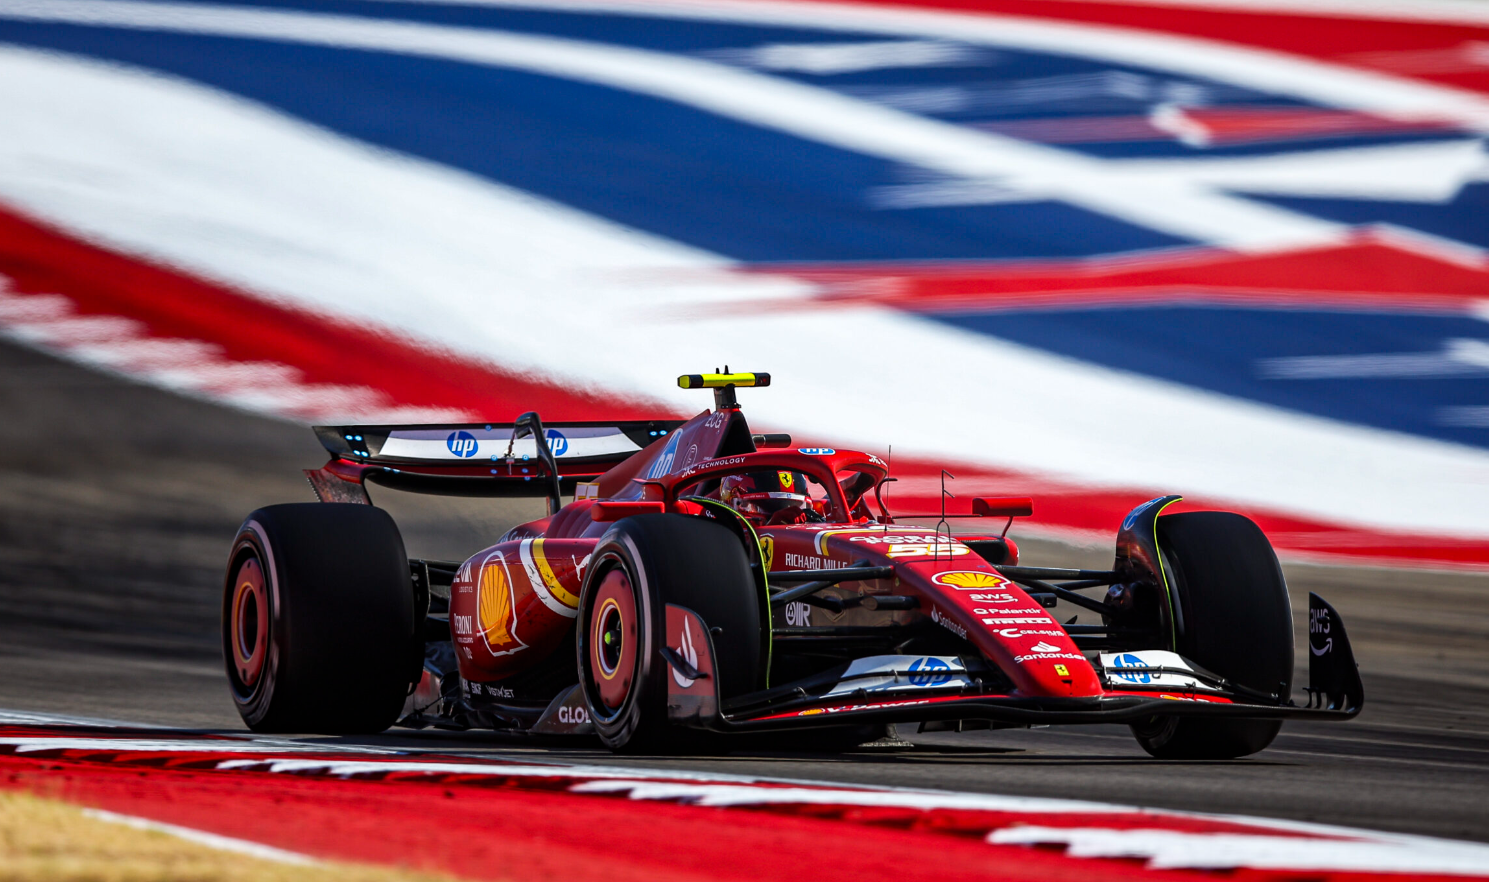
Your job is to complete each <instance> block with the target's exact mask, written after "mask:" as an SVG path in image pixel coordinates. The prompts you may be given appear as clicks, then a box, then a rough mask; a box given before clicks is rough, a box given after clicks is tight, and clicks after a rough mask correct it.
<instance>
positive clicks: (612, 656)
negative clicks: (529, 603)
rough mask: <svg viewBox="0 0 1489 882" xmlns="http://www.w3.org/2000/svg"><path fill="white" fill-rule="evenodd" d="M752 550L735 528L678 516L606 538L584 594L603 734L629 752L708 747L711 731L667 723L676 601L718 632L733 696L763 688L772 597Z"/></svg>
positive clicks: (582, 617)
mask: <svg viewBox="0 0 1489 882" xmlns="http://www.w3.org/2000/svg"><path fill="white" fill-rule="evenodd" d="M756 591H757V589H756V585H755V580H754V578H753V577H752V576H751V575H750V567H749V561H748V559H747V557H746V556H745V550H744V546H743V544H742V543H741V542H740V541H739V538H738V537H737V536H735V535H734V533H732V532H730V530H729V529H728V528H727V527H724V526H721V525H719V524H716V523H714V522H712V521H708V520H704V519H702V518H696V517H689V516H686V515H675V514H655V515H637V516H635V517H629V518H626V519H624V520H621V521H618V522H617V523H616V524H615V526H613V527H611V528H610V530H609V531H608V532H607V533H606V534H605V535H604V537H602V538H601V539H600V542H599V544H598V545H597V546H596V548H595V551H594V553H593V555H592V557H591V559H590V566H589V571H588V572H587V573H586V574H585V581H584V586H583V588H581V589H580V595H579V613H578V621H577V623H576V636H577V638H578V639H577V640H576V641H575V643H576V651H577V662H578V667H579V683H580V686H581V688H582V690H583V693H584V700H585V703H586V705H587V707H588V709H589V714H590V719H591V721H592V722H593V723H594V727H595V732H596V734H598V735H599V736H600V740H601V741H602V742H604V744H605V746H606V747H608V748H610V749H611V750H613V751H616V752H624V753H646V752H651V753H676V752H681V751H691V750H699V749H707V748H709V747H711V746H712V744H713V739H712V738H710V737H709V733H706V732H702V731H698V730H689V729H684V728H679V727H674V726H672V725H670V724H669V721H668V717H667V680H668V672H669V670H670V668H669V667H668V664H667V661H666V659H664V658H663V657H662V654H661V649H662V648H663V647H664V646H665V645H666V642H665V638H666V631H665V628H666V621H667V619H666V611H667V604H669V603H671V604H676V605H677V606H682V607H686V608H687V609H689V610H692V611H693V612H695V613H697V614H698V615H699V616H700V617H701V618H702V619H703V621H704V624H705V625H706V626H707V627H708V628H709V629H710V631H711V632H712V638H713V646H714V655H715V657H714V671H715V676H717V677H718V688H719V690H720V693H721V695H722V696H723V697H724V698H729V697H731V696H734V695H739V694H743V693H745V692H749V691H751V690H752V689H754V688H755V683H756V680H757V678H758V673H759V670H758V669H759V665H760V628H761V615H760V609H761V603H762V599H761V598H759V597H757V596H756Z"/></svg>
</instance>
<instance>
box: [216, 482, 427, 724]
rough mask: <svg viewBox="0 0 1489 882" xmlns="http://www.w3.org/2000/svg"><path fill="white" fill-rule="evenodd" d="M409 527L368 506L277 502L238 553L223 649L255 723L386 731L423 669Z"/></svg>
mask: <svg viewBox="0 0 1489 882" xmlns="http://www.w3.org/2000/svg"><path fill="white" fill-rule="evenodd" d="M415 640H416V638H415V631H414V595H413V588H412V585H411V583H410V579H409V568H408V559H407V557H406V556H405V554H404V549H403V537H402V536H400V535H399V533H398V527H397V526H395V525H394V523H393V519H392V518H390V517H389V516H388V514H387V512H385V511H383V510H382V509H378V508H373V507H372V506H370V505H347V504H337V503H321V502H312V503H303V504H292V505H271V506H269V507H267V508H261V509H259V510H258V511H256V512H254V513H253V514H251V515H249V516H248V519H247V520H246V521H244V522H243V526H242V527H241V528H240V529H239V531H238V538H237V540H236V541H235V542H234V543H233V550H232V554H231V556H230V557H229V558H228V570H227V581H226V584H225V585H224V590H223V604H222V648H223V656H224V660H225V661H226V662H227V674H228V682H229V685H230V687H231V689H232V696H233V703H234V704H235V705H237V708H238V713H239V715H241V716H242V717H243V722H244V723H246V724H248V728H250V729H252V730H254V731H255V732H314V733H318V734H343V733H367V732H381V731H382V730H384V729H386V728H388V727H389V726H390V725H392V724H393V723H394V721H395V720H397V718H398V714H399V712H400V711H401V710H402V709H403V702H404V698H405V697H406V696H407V693H408V687H409V684H410V682H411V679H412V675H413V674H414V673H416V671H415V662H417V661H418V659H417V656H416V654H415V649H414V647H415Z"/></svg>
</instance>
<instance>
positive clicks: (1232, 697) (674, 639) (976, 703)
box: [663, 594, 1365, 731]
mask: <svg viewBox="0 0 1489 882" xmlns="http://www.w3.org/2000/svg"><path fill="white" fill-rule="evenodd" d="M667 613H668V615H667V619H668V622H669V627H668V641H667V642H668V646H667V648H666V649H665V650H664V652H663V656H664V658H665V659H666V660H667V662H668V664H669V666H670V667H671V674H672V676H671V677H670V678H669V681H668V687H669V690H668V691H669V694H668V713H669V716H670V717H671V719H672V720H673V721H674V722H675V723H679V724H683V725H689V726H695V727H699V728H706V729H713V730H716V731H759V730H779V729H792V728H800V727H818V726H832V725H844V724H860V723H905V722H938V721H952V720H978V721H987V722H989V723H992V724H1001V725H1004V726H1029V725H1051V724H1074V723H1132V722H1138V721H1141V720H1145V719H1148V718H1151V717H1154V716H1191V715H1194V716H1210V717H1245V718H1252V719H1256V718H1263V719H1297V718H1307V719H1314V720H1347V719H1351V718H1353V717H1355V716H1356V715H1358V714H1359V712H1360V710H1361V708H1362V707H1363V706H1364V702H1365V697H1364V688H1363V686H1362V684H1361V682H1360V676H1359V670H1358V668H1357V666H1356V664H1355V661H1354V653H1353V650H1352V649H1351V647H1350V644H1349V638H1348V637H1347V636H1346V635H1345V631H1344V623H1343V621H1342V620H1341V619H1340V618H1339V614H1338V613H1337V612H1335V610H1334V608H1333V607H1332V606H1330V605H1329V604H1328V603H1326V602H1325V601H1324V600H1323V599H1322V598H1320V597H1319V596H1318V595H1316V594H1310V595H1309V638H1310V639H1309V659H1308V661H1309V665H1308V680H1309V685H1308V686H1306V687H1304V692H1305V695H1306V699H1305V702H1304V703H1303V704H1298V703H1295V702H1293V701H1292V700H1287V701H1286V702H1284V703H1280V704H1278V703H1267V702H1264V701H1258V700H1257V699H1256V698H1255V697H1252V696H1250V695H1245V694H1242V693H1240V692H1236V691H1230V692H1227V691H1224V690H1213V691H1209V690H1207V691H1187V690H1173V689H1168V690H1160V689H1153V690H1138V689H1133V688H1129V687H1127V686H1126V685H1125V684H1111V683H1109V686H1110V688H1109V689H1108V690H1107V691H1105V692H1103V693H1102V694H1101V695H1097V696H1090V697H1079V698H1070V697H1049V696H1027V695H1015V694H988V693H978V694H969V692H970V691H972V690H970V689H969V688H968V687H967V686H966V685H965V684H963V685H957V686H952V687H950V688H948V689H946V690H935V689H917V690H915V691H913V692H909V693H908V694H881V695H873V696H869V695H867V694H865V693H859V694H858V695H854V696H843V695H838V696H836V697H831V698H821V697H813V696H809V695H806V694H804V693H802V692H801V691H796V692H795V693H794V694H793V690H791V689H790V684H787V685H786V686H784V687H776V688H775V689H772V690H769V692H770V695H766V694H765V693H758V694H756V695H747V696H741V697H738V698H735V699H733V700H732V701H729V702H725V701H722V700H721V699H720V698H719V696H718V694H717V684H718V680H717V678H716V677H715V676H714V675H713V672H714V669H715V668H714V662H713V642H712V639H711V635H710V634H709V629H708V627H707V626H706V623H704V622H703V620H702V619H701V618H700V617H699V616H698V615H697V614H696V613H694V612H692V611H691V610H687V609H684V608H682V607H678V606H674V605H671V604H669V605H668V610H667ZM684 634H686V635H687V637H686V638H684V637H683V636H682V635H684ZM674 643H676V644H678V645H676V646H673V645H672V644H674ZM891 692H892V690H891ZM774 696H783V697H782V698H781V699H780V700H770V699H771V698H773V697H774Z"/></svg>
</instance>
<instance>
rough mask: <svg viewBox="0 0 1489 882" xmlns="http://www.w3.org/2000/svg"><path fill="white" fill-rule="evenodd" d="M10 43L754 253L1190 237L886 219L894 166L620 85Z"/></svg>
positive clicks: (286, 49)
mask: <svg viewBox="0 0 1489 882" xmlns="http://www.w3.org/2000/svg"><path fill="white" fill-rule="evenodd" d="M0 40H8V41H12V42H16V43H25V44H29V45H34V46H44V47H47V48H52V49H59V50H63V51H67V52H75V53H79V54H83V55H89V56H93V57H96V58H103V59H108V60H111V61H119V62H126V63H129V64H134V65H139V66H142V67H147V68H152V69H155V70H159V71H165V72H168V73H172V74H177V75H179V76H183V77H187V78H190V79H193V80H196V81H199V82H202V83H206V84H208V85H212V86H216V87H218V88H221V89H224V90H227V91H230V92H235V93H237V94H240V95H245V96H247V97H250V98H253V99H255V100H258V101H261V102H263V103H265V104H268V105H270V106H273V107H276V108H278V109H280V110H283V111H284V112H286V113H289V114H292V115H294V116H298V117H300V118H302V119H305V120H308V121H310V122H313V123H316V124H318V125H322V126H325V127H327V128H330V129H334V130H336V131H338V132H341V133H343V134H346V135H350V136H352V137H354V138H359V139H361V140H364V141H367V142H369V143H373V144H378V145H381V146H384V147H388V148H390V149H393V150H397V151H400V152H403V153H408V154H411V155H414V156H421V157H424V158H426V159H431V160H434V161H436V162H440V163H445V164H447V165H451V166H454V167H457V168H461V169H465V170H467V171H470V172H473V173H475V174H478V175H482V176H485V177H487V178H490V179H492V180H495V181H500V182H502V183H505V184H510V185H512V186H515V187H518V188H521V189H523V190H527V191H530V192H533V193H538V194H541V195H543V196H547V197H549V198H552V199H555V200H558V201H560V202H564V203H567V204H569V205H571V206H574V207H576V208H580V209H583V210H585V211H589V212H592V213H595V214H598V215H601V216H603V217H607V218H610V219H612V220H615V221H619V222H621V223H623V224H627V225H629V226H632V227H636V228H639V229H642V230H647V231H649V232H653V233H657V234H660V235H662V236H666V237H668V238H671V239H674V240H677V241H680V242H686V243H688V244H691V245H695V246H697V247H700V248H705V249H708V250H710V251H713V252H716V253H719V254H724V255H727V256H729V257H733V258H736V259H739V260H746V261H755V262H770V261H833V262H853V261H871V260H935V259H988V258H994V259H996V258H1014V257H1030V256H1038V257H1072V256H1084V255H1093V254H1102V253H1109V252H1115V251H1129V250H1134V249H1144V248H1155V247H1164V246H1169V245H1174V244H1179V243H1181V242H1182V241H1183V240H1179V239H1176V238H1174V237H1170V236H1167V235H1164V234H1161V233H1157V232H1153V231H1149V230H1146V229H1143V228H1140V227H1136V226H1132V225H1129V224H1125V223H1122V222H1120V221H1117V220H1113V219H1111V218H1107V217H1105V216H1101V215H1096V214H1093V213H1090V212H1087V211H1085V210H1083V209H1079V208H1076V207H1073V206H1068V205H1065V204H1061V203H1054V202H1045V203H1033V204H1021V205H992V206H970V207H947V208H926V209H915V210H909V211H899V210H895V211H885V210H879V209H876V208H874V207H872V205H871V204H870V202H869V199H870V197H871V194H872V193H873V192H874V191H875V190H876V189H877V188H879V187H881V186H885V185H890V184H896V183H901V182H903V181H904V180H905V179H906V172H905V170H903V169H902V168H901V167H899V166H897V165H896V164H894V163H890V162H886V161H883V160H879V159H875V158H871V157H866V156H861V155H859V154H855V153H850V152H846V151H842V150H837V149H834V148H831V147H826V146H823V145H820V144H817V143H814V142H809V141H803V140H800V139H797V138H793V137H790V136H787V135H784V134H779V133H776V132H773V131H767V130H763V129H759V128H755V127H753V126H748V125H745V124H742V123H739V122H735V121H732V120H728V119H723V118H720V117H717V116H713V115H711V114H707V113H703V112H700V111H697V110H694V109H691V108H688V107H684V106H681V105H676V104H671V103H668V102H664V101H660V100H656V99H653V98H648V97H644V96H640V95H635V94H632V93H627V92H621V91H617V90H613V89H609V88H605V87H600V86H594V85H589V84H584V83H576V82H571V81H567V80H559V79H553V78H549V77H543V76H537V75H532V74H527V73H522V72H516V71H509V70H502V69H493V68H484V67H477V66H472V65H467V64H460V63H454V62H447V61H441V60H432V59H425V58H416V57H410V56H400V55H390V54H383V53H371V52H361V51H349V50H341V49H329V48H323V47H314V46H299V45H290V44H282V43H269V42H260V41H251V40H241V39H226V38H218V37H198V36H186V35H176V34H154V33H141V32H137V31H123V30H111V29H99V28H79V27H72V26H61V25H33V24H17V23H13V22H0Z"/></svg>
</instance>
